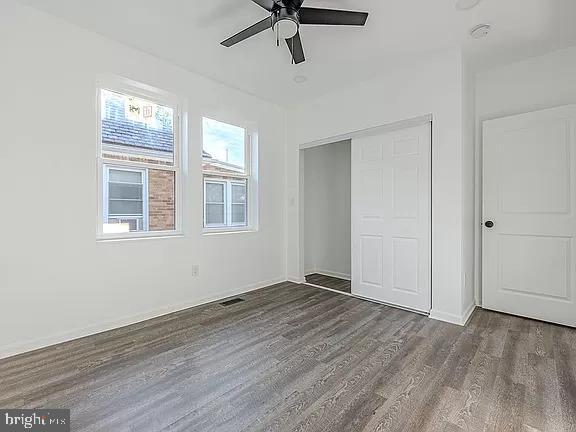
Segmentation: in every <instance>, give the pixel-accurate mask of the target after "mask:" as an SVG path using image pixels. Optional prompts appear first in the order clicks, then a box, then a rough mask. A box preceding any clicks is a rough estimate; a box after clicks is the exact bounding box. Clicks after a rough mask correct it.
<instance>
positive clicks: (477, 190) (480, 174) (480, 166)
mask: <svg viewBox="0 0 576 432" xmlns="http://www.w3.org/2000/svg"><path fill="white" fill-rule="evenodd" d="M570 105H575V104H574V103H565V104H562V105H552V106H543V107H541V108H538V109H534V108H533V109H526V110H512V111H504V112H501V113H498V114H497V115H487V116H484V117H477V118H475V120H474V128H475V133H474V159H475V162H474V171H475V175H474V215H475V216H474V225H475V229H474V243H475V245H474V299H475V302H476V305H478V307H482V303H483V302H482V296H483V292H484V283H485V281H484V277H483V272H484V268H483V254H484V244H483V234H484V123H485V122H487V121H491V120H498V119H501V118H506V117H514V116H517V115H522V114H531V113H536V112H540V111H549V110H555V109H559V108H563V107H566V106H570Z"/></svg>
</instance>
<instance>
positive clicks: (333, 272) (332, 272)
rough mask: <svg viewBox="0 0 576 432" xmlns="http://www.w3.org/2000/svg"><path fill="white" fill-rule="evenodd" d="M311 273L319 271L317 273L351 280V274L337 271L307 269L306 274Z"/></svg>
mask: <svg viewBox="0 0 576 432" xmlns="http://www.w3.org/2000/svg"><path fill="white" fill-rule="evenodd" d="M313 273H319V274H322V275H325V276H332V277H335V278H339V279H345V280H352V276H351V275H349V274H346V273H339V272H335V271H332V270H322V269H316V270H310V271H307V272H306V276H308V275H310V274H313Z"/></svg>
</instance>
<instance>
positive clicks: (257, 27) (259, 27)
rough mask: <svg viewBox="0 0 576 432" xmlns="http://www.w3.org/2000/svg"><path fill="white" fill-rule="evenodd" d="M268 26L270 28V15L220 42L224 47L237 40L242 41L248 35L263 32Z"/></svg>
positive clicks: (235, 42)
mask: <svg viewBox="0 0 576 432" xmlns="http://www.w3.org/2000/svg"><path fill="white" fill-rule="evenodd" d="M269 28H272V17H268V18H265V19H263V20H262V21H260V22H257V23H256V24H254V25H253V26H250V27H248V28H247V29H244V30H242V31H241V32H240V33H237V34H235V35H234V36H232V37H231V38H228V39H226V40H225V41H224V42H221V45H224V46H225V47H231V46H232V45H234V44H237V43H238V42H242V41H243V40H244V39H248V38H249V37H252V36H254V35H256V34H258V33H260V32H263V31H264V30H268V29H269Z"/></svg>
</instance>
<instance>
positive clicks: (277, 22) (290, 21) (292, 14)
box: [272, 8, 299, 39]
mask: <svg viewBox="0 0 576 432" xmlns="http://www.w3.org/2000/svg"><path fill="white" fill-rule="evenodd" d="M298 26H299V22H298V15H297V14H296V11H295V10H291V9H288V8H282V9H280V10H279V11H278V12H276V15H274V16H272V29H273V30H274V33H276V34H277V35H278V38H279V39H292V38H293V37H294V36H296V33H298Z"/></svg>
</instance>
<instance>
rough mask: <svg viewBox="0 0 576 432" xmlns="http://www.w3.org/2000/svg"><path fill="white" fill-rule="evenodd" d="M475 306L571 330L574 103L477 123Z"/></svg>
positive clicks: (575, 318) (575, 275) (575, 272)
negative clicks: (480, 170) (479, 190)
mask: <svg viewBox="0 0 576 432" xmlns="http://www.w3.org/2000/svg"><path fill="white" fill-rule="evenodd" d="M483 142H484V179H483V182H484V189H483V195H484V203H483V218H484V221H483V222H484V227H483V236H482V238H483V252H482V256H483V259H482V274H483V284H482V302H483V307H484V308H487V309H493V310H497V311H502V312H507V313H511V314H515V315H521V316H525V317H530V318H536V319H540V320H544V321H550V322H554V323H560V324H565V325H569V326H576V255H575V246H576V245H575V238H576V216H575V212H574V205H575V203H576V106H566V107H561V108H554V109H550V110H544V111H538V112H533V113H529V114H522V115H517V116H513V117H507V118H502V119H497V120H490V121H486V122H484V138H483Z"/></svg>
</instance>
